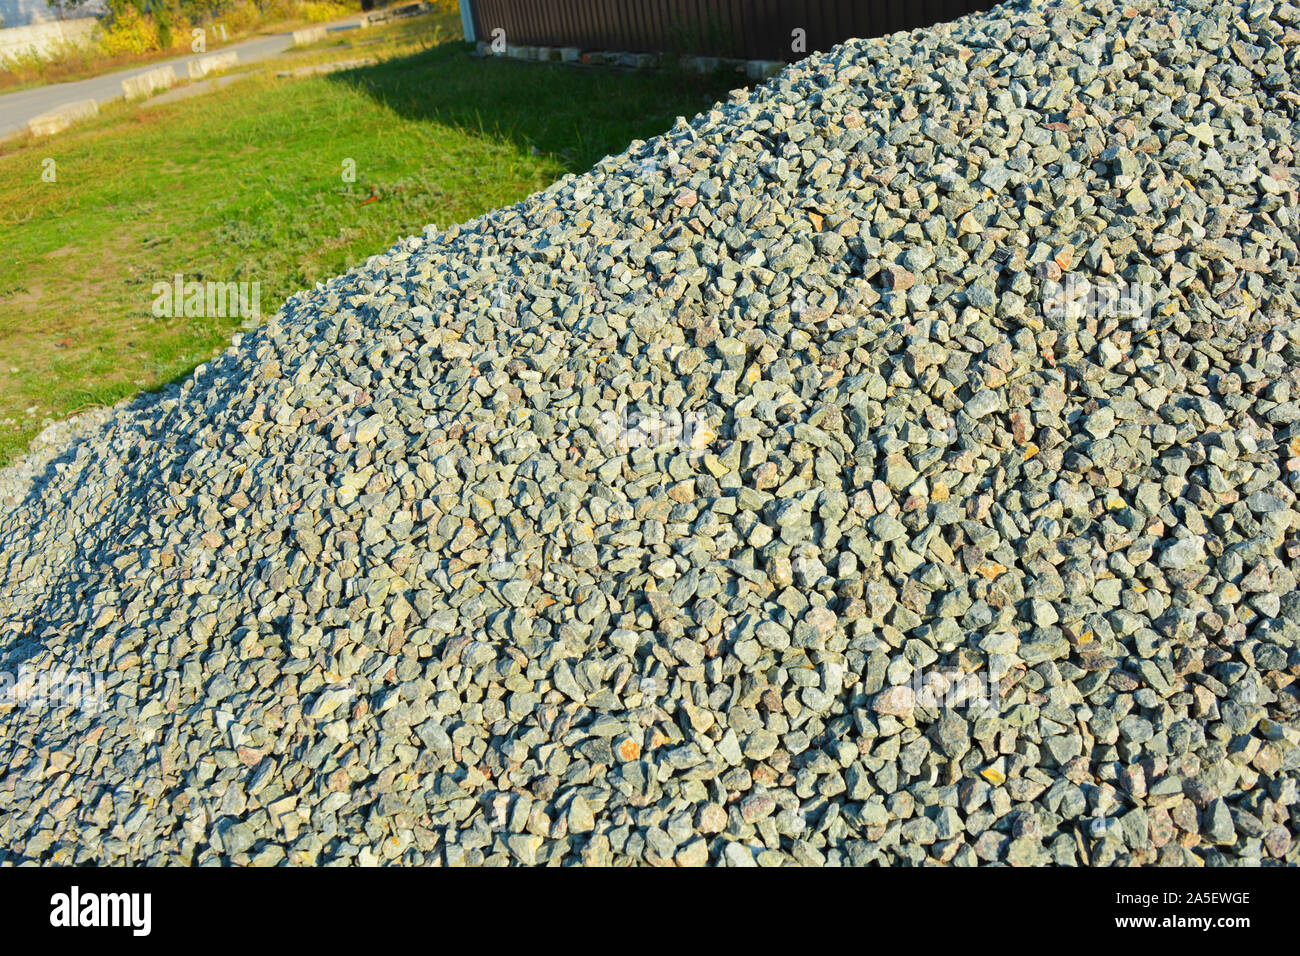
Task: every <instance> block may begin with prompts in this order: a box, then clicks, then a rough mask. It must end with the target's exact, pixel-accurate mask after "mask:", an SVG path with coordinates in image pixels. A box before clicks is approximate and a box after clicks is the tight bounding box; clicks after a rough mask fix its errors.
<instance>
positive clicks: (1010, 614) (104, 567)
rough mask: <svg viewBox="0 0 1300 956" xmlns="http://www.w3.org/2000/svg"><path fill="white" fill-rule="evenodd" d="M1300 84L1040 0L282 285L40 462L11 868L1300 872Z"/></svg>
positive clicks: (849, 66)
mask: <svg viewBox="0 0 1300 956" xmlns="http://www.w3.org/2000/svg"><path fill="white" fill-rule="evenodd" d="M1297 76H1300V9H1298V8H1297V7H1296V6H1295V5H1293V4H1291V3H1273V2H1267V0H1254V2H1250V3H1248V4H1247V3H1239V2H1221V0H1200V2H1183V3H1177V4H1164V3H1156V2H1148V0H1125V2H1122V3H1113V2H1109V0H1100V2H1087V0H1085V2H1083V3H1077V4H1076V3H1069V2H1065V3H1051V4H1043V3H1040V2H1024V0H1020V2H1015V3H1010V4H1008V5H1006V6H1004V7H1002V8H1000V9H996V10H994V11H992V12H991V13H988V14H983V15H975V16H971V17H968V18H965V19H963V20H961V21H958V22H956V23H954V24H950V25H946V26H939V27H935V28H933V29H930V30H920V31H913V32H911V33H909V34H898V35H895V36H892V37H887V38H885V39H883V40H871V41H852V42H849V43H846V44H844V45H843V46H840V47H837V48H836V49H834V50H832V51H831V52H829V53H826V54H821V55H817V56H813V57H810V58H809V59H807V60H805V61H803V62H801V63H799V64H798V65H796V66H793V67H791V68H790V69H788V70H786V71H785V72H784V73H783V74H782V75H781V76H779V77H778V78H776V79H775V80H773V81H772V82H770V83H768V84H767V85H765V86H763V87H761V88H758V89H755V90H752V91H737V92H736V93H734V94H733V95H732V98H731V99H730V101H729V102H727V103H725V104H720V105H718V106H717V107H716V108H714V109H712V110H711V111H709V112H707V113H705V114H703V115H701V116H699V117H697V118H696V119H695V120H693V121H692V122H690V123H687V122H686V121H685V120H679V121H678V123H677V125H676V126H675V127H674V128H673V129H672V130H671V131H670V132H668V133H667V134H665V135H664V136H662V137H659V138H657V139H655V140H653V141H650V142H647V143H642V142H637V143H634V144H632V146H631V148H630V149H629V150H628V151H627V152H626V153H625V154H624V155H622V156H619V157H612V158H608V159H606V160H604V161H602V162H601V163H600V164H599V165H598V166H596V168H595V169H593V170H592V171H590V172H589V173H587V174H585V175H582V176H578V177H567V178H566V179H564V180H563V181H561V182H560V183H558V184H556V185H555V186H554V187H552V188H551V189H549V190H547V191H545V192H543V193H540V194H538V195H536V196H534V197H532V198H530V199H529V200H527V201H526V202H523V203H521V204H519V205H517V206H513V207H511V208H508V209H503V210H499V211H496V212H493V213H490V214H488V215H486V216H484V217H483V218H481V219H478V220H476V221H474V222H471V223H469V224H467V225H463V226H460V227H456V228H453V229H450V230H447V231H445V232H442V233H435V232H434V231H433V230H429V231H428V232H427V233H426V235H424V236H422V237H416V238H411V239H407V240H405V241H403V242H400V243H398V244H397V245H396V246H394V247H393V248H392V249H391V250H390V251H389V252H388V253H386V254H384V255H382V256H378V257H375V258H373V259H371V260H370V261H369V262H367V263H366V264H365V266H363V267H360V268H358V269H356V270H354V271H352V272H350V273H348V274H347V275H345V276H342V277H340V278H338V279H335V280H332V281H331V282H329V283H327V284H326V285H324V286H321V287H318V288H317V289H315V290H313V291H310V292H307V293H304V294H301V295H299V296H297V297H295V298H294V299H292V300H290V301H289V302H288V303H287V304H286V306H285V307H284V309H283V310H282V311H281V313H280V314H279V315H277V316H276V317H275V319H273V320H272V321H271V322H270V323H269V324H267V325H266V326H265V327H264V328H262V329H260V330H257V331H256V332H252V333H249V334H247V335H245V336H244V337H243V338H242V340H240V341H237V342H236V344H235V345H234V346H233V347H232V348H231V349H230V350H228V351H227V352H226V353H224V354H223V355H222V356H221V357H220V358H219V359H217V360H215V361H213V362H212V363H210V364H209V365H206V366H204V367H201V368H200V369H198V370H197V371H196V372H195V374H194V375H193V377H192V378H191V379H190V380H188V381H187V382H185V383H184V385H183V386H182V387H181V388H180V389H179V390H178V391H177V392H175V393H173V394H170V395H165V396H163V397H161V398H160V399H159V400H158V401H156V402H154V403H151V404H146V405H143V406H139V407H130V408H124V409H122V410H119V411H118V412H116V413H114V415H113V417H112V418H111V419H110V420H109V422H108V423H107V424H106V425H104V426H102V427H99V428H96V429H93V430H91V432H90V434H89V435H88V436H87V437H85V438H84V439H82V440H80V441H77V442H75V443H73V444H72V445H70V446H69V447H68V448H67V449H66V451H64V452H63V453H62V454H60V455H57V456H55V457H54V458H53V459H52V460H51V461H50V462H49V464H48V466H47V467H45V468H43V469H40V470H39V471H40V474H39V475H33V474H32V471H33V470H32V469H28V471H27V472H26V473H25V474H19V473H11V474H10V475H9V476H8V477H7V478H6V479H5V484H4V486H3V489H0V498H3V501H2V502H0V528H2V530H0V582H2V583H0V670H3V671H8V672H11V673H12V674H15V675H19V678H20V679H19V681H18V684H17V685H15V687H13V688H11V689H10V692H11V695H18V696H17V697H15V698H14V699H13V700H11V702H10V704H9V705H8V707H7V708H6V709H4V710H3V711H0V726H2V728H3V730H2V736H0V768H3V769H0V858H3V859H6V860H8V861H11V862H12V861H30V860H42V861H53V862H60V863H89V862H92V861H93V862H98V863H118V862H143V861H147V862H149V863H163V862H186V863H188V862H194V863H211V862H218V861H221V862H234V863H253V864H258V865H265V864H275V863H281V862H291V863H359V864H374V863H384V862H394V863H395V862H402V863H413V864H414V863H438V862H441V863H448V864H460V863H468V864H478V863H489V864H498V863H524V864H534V863H539V864H540V863H575V862H587V863H627V862H647V863H678V864H685V865H693V864H703V863H721V864H726V865H733V866H734V865H744V866H749V865H754V864H759V865H770V864H779V863H791V862H794V863H804V864H820V863H827V864H863V863H869V862H880V863H900V864H901V863H911V864H919V863H925V862H934V861H943V862H952V863H957V864H976V863H985V862H987V863H992V862H995V861H1001V862H1007V863H1011V864H1018V865H1020V864H1043V863H1058V864H1092V865H1105V864H1132V863H1152V862H1160V863H1180V864H1199V863H1210V864H1223V863H1260V862H1281V861H1285V862H1289V863H1296V862H1297V852H1298V851H1297V848H1296V846H1297V844H1296V839H1295V837H1296V816H1295V815H1296V813H1297V776H1300V746H1298V742H1300V735H1298V733H1297V711H1298V710H1300V707H1298V703H1300V702H1298V699H1297V687H1296V684H1295V683H1294V681H1295V678H1296V676H1297V674H1298V673H1300V646H1298V640H1297V639H1298V638H1300V594H1298V593H1297V586H1296V585H1297V581H1296V576H1297V570H1298V569H1300V561H1298V558H1300V536H1298V533H1300V506H1298V505H1297V499H1296V491H1297V489H1298V488H1300V403H1298V402H1297V398H1300V371H1298V369H1300V326H1298V325H1297V322H1296V318H1295V317H1296V316H1297V315H1300V304H1298V303H1297V294H1298V291H1300V258H1298V254H1297V247H1296V237H1297V222H1298V220H1297V216H1298V215H1300V208H1298V200H1297V169H1298V166H1297V160H1296V154H1295V149H1296V141H1297V132H1298V127H1297V119H1298V118H1300V94H1298V91H1297V89H1296V83H1295V78H1296V77H1297ZM1070 276H1075V277H1079V276H1082V277H1084V278H1086V279H1087V280H1089V281H1092V282H1094V283H1100V282H1102V281H1107V282H1114V281H1121V280H1122V281H1124V282H1125V283H1130V284H1133V285H1140V286H1142V287H1143V288H1145V289H1147V290H1149V298H1150V303H1151V308H1150V309H1149V314H1142V315H1138V314H1136V313H1135V312H1132V310H1130V311H1124V310H1115V309H1106V308H1101V307H1098V306H1097V304H1096V303H1094V304H1093V305H1092V306H1089V304H1088V303H1087V302H1084V303H1083V304H1082V305H1080V303H1079V302H1073V303H1070V304H1061V303H1059V302H1055V304H1054V300H1053V296H1054V295H1055V293H1054V292H1053V291H1052V290H1053V289H1054V288H1055V286H1054V283H1061V282H1064V279H1065V278H1067V277H1070ZM1117 311H1118V312H1120V313H1122V314H1112V313H1116V312H1117ZM678 426H680V427H678ZM77 675H82V676H85V675H90V676H91V677H93V678H94V680H97V681H98V682H99V683H98V684H94V685H93V686H95V687H96V688H97V689H96V691H95V693H94V694H92V695H89V696H87V697H86V698H85V699H81V700H76V701H71V702H70V701H69V699H67V698H66V697H65V698H62V699H58V698H56V695H54V694H53V693H52V692H51V693H47V694H46V695H45V697H43V698H42V697H40V696H39V695H35V696H33V692H32V691H31V690H30V688H31V687H38V688H39V686H41V685H40V680H41V679H44V680H45V683H46V685H48V686H54V685H57V684H59V681H62V682H63V684H67V683H68V681H69V680H71V679H75V678H76V677H77ZM24 688H27V696H26V697H25V698H22V699H19V697H22V695H21V694H19V693H18V692H19V691H21V690H23V689H24ZM97 703H98V704H102V707H100V706H96V704H97Z"/></svg>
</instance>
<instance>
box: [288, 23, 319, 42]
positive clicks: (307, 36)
mask: <svg viewBox="0 0 1300 956" xmlns="http://www.w3.org/2000/svg"><path fill="white" fill-rule="evenodd" d="M323 39H325V27H324V26H319V27H304V28H303V29H301V30H294V31H293V45H294V46H308V45H310V44H312V43H319V42H320V41H321V40H323Z"/></svg>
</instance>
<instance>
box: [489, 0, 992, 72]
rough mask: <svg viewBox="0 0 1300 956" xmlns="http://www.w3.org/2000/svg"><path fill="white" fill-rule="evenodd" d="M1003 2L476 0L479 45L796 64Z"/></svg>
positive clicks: (889, 0)
mask: <svg viewBox="0 0 1300 956" xmlns="http://www.w3.org/2000/svg"><path fill="white" fill-rule="evenodd" d="M998 2H999V0H470V3H471V5H472V9H473V17H474V30H475V33H476V34H477V38H478V39H479V40H488V41H490V40H492V38H493V31H494V30H496V29H498V28H500V29H503V30H505V36H506V42H507V43H511V44H516V45H521V46H576V47H581V48H582V49H584V50H620V51H626V52H631V53H659V52H673V53H697V54H703V55H709V56H725V57H736V58H740V59H748V60H797V59H799V58H800V57H801V56H803V55H804V54H803V53H800V52H797V51H795V50H793V49H792V43H791V39H792V34H793V31H794V30H795V29H803V30H804V31H806V37H807V47H806V52H808V53H811V52H813V51H815V50H827V49H830V47H832V46H834V45H835V44H836V43H840V42H842V41H843V40H846V39H848V38H849V37H874V36H883V35H885V34H887V33H893V32H895V31H898V30H910V29H912V28H914V27H921V26H929V25H930V24H932V23H940V22H944V21H947V20H955V19H956V18H957V17H960V16H962V15H964V14H967V13H972V12H974V11H976V10H987V9H989V8H990V7H993V6H996V5H997V3H998Z"/></svg>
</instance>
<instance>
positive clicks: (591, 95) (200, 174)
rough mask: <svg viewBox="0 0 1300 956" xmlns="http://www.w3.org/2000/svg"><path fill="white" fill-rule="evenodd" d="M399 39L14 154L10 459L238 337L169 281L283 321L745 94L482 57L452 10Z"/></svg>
mask: <svg viewBox="0 0 1300 956" xmlns="http://www.w3.org/2000/svg"><path fill="white" fill-rule="evenodd" d="M389 29H391V30H392V31H394V38H395V40H394V43H395V44H396V45H392V44H390V46H389V48H388V52H389V53H393V52H397V53H398V54H399V55H395V56H394V57H393V58H391V59H387V60H384V61H383V62H381V63H379V64H378V65H376V66H373V67H367V68H363V69H359V70H353V71H348V72H345V73H336V74H332V75H329V76H322V77H314V78H309V79H295V80H289V79H276V78H275V70H276V69H277V68H278V69H284V68H285V66H286V65H299V64H300V63H301V62H302V59H301V58H298V59H292V58H291V59H286V60H283V61H280V62H279V63H273V64H271V65H270V66H269V67H268V68H267V69H266V70H264V71H262V72H260V73H258V74H256V75H253V76H251V77H249V78H247V79H243V80H241V81H239V82H237V83H235V84H233V85H231V86H229V87H226V88H224V89H221V90H218V91H216V92H212V93H209V94H206V95H203V96H197V97H194V98H192V99H188V100H182V101H178V102H175V103H170V104H167V105H165V106H152V107H148V108H140V107H138V106H126V105H117V106H112V107H110V108H108V109H107V110H106V111H105V113H104V114H103V115H101V116H100V117H99V118H98V119H97V120H95V121H93V122H92V123H90V124H88V125H86V126H84V127H79V128H75V129H73V130H69V131H68V132H65V133H63V134H61V135H59V136H56V137H54V138H52V139H49V140H46V141H39V142H32V141H30V140H15V141H11V142H10V143H8V144H4V145H2V146H0V248H2V249H3V250H4V255H3V257H0V464H3V463H5V462H8V461H11V460H12V459H13V458H14V457H15V456H16V455H18V454H21V452H22V451H23V450H24V449H25V448H26V445H27V442H28V441H29V440H30V439H31V438H32V436H33V435H35V434H36V433H37V432H38V431H40V429H41V427H42V423H43V422H45V421H46V420H57V419H59V418H63V417H66V416H67V415H70V414H72V413H74V412H77V411H79V410H81V409H85V408H88V407H91V406H94V405H99V404H106V403H111V402H114V401H116V400H118V399H120V398H123V397H126V396H128V395H131V394H134V393H137V392H140V391H142V390H147V389H153V388H158V387H160V386H162V385H164V384H166V383H168V382H171V381H175V380H177V379H178V378H181V377H183V376H185V375H186V374H188V372H189V371H190V370H192V369H193V368H194V367H195V366H196V365H198V364H200V363H201V362H204V361H206V360H208V359H209V358H210V357H211V356H212V355H213V354H214V352H216V351H218V350H220V349H221V348H224V347H225V345H226V344H227V343H228V341H229V339H230V336H231V334H232V332H233V331H235V330H236V329H237V328H238V326H239V325H240V321H241V320H240V319H239V318H228V319H221V318H155V317H154V316H153V315H152V313H151V306H152V305H153V302H154V294H153V287H154V284H155V283H157V282H160V281H163V282H167V281H171V279H172V277H173V276H174V275H175V274H177V273H180V274H182V275H184V276H185V278H186V279H187V280H190V279H197V280H200V281H205V280H211V281H218V282H254V281H256V282H258V283H259V284H260V292H261V311H262V314H263V315H264V316H265V315H270V314H272V313H274V312H275V311H276V310H277V309H278V308H279V306H280V304H281V303H282V302H283V301H284V299H285V298H286V297H288V296H289V295H291V294H293V293H294V292H296V291H298V290H300V289H303V288H306V287H310V286H311V285H312V284H313V283H315V282H316V281H318V280H323V279H327V278H329V277H330V276H333V275H335V274H337V273H339V272H342V271H344V270H346V269H347V268H349V267H350V266H352V265H354V264H356V263H358V262H361V261H363V260H364V259H365V258H366V257H367V256H370V255H373V254H375V253H377V252H382V251H383V250H385V249H386V248H388V247H389V246H390V245H391V244H392V243H393V242H395V241H396V240H397V239H399V238H401V237H402V236H406V235H412V234H417V233H419V232H420V231H421V229H422V228H423V227H424V225H425V224H426V223H431V222H432V223H436V224H438V225H439V226H441V227H444V228H445V227H447V226H450V225H452V224H453V223H456V222H462V221H464V220H467V219H472V218H474V217H475V216H478V215H480V214H482V213H483V212H486V211H487V210H490V209H493V208H495V207H498V206H502V205H507V204H509V203H512V202H516V201H518V200H520V199H522V198H524V197H525V196H527V195H529V194H530V193H533V192H535V191H537V190H539V189H542V188H544V187H545V186H547V185H548V184H549V183H551V182H553V181H554V180H555V179H556V178H558V177H559V176H560V175H562V174H564V173H565V172H570V171H572V172H579V171H582V170H584V169H586V168H588V167H589V166H591V165H592V164H593V163H594V162H595V161H597V160H598V159H600V158H601V157H602V156H604V155H606V154H608V153H617V152H619V151H621V150H622V149H624V148H625V147H626V146H627V144H628V143H629V142H630V141H631V140H633V139H636V138H645V137H647V136H651V135H654V134H656V133H658V132H662V131H663V130H665V129H667V128H668V127H670V126H671V125H672V123H673V121H674V119H675V117H677V116H678V115H686V116H690V115H693V114H694V113H696V112H699V111H700V110H701V109H704V108H707V106H708V105H709V104H710V103H712V102H714V101H716V100H718V99H720V98H723V97H725V95H726V92H727V89H728V87H729V86H732V85H735V84H736V83H737V82H738V81H737V80H736V78H735V77H731V78H730V82H729V81H728V78H726V77H711V78H700V77H688V76H683V75H678V74H667V73H664V74H660V73H624V72H614V71H597V70H590V69H573V68H566V67H563V66H559V65H543V64H536V63H533V64H526V63H515V62H510V61H507V60H499V59H487V60H484V59H478V58H475V57H473V56H471V55H470V48H469V47H468V46H467V45H466V44H464V43H462V42H460V41H459V37H460V25H459V18H457V17H455V16H451V15H446V14H439V15H436V16H431V17H423V18H420V19H419V20H418V21H409V22H405V23H399V24H394V25H393V26H392V27H391V28H389ZM448 37H455V40H454V41H449V40H448V39H447V38H448ZM402 44H405V46H402ZM376 49H384V47H383V46H382V45H379V46H371V47H367V48H361V49H357V50H355V51H341V52H340V53H339V54H338V56H339V57H341V58H352V57H355V56H359V55H375V54H374V51H375V50H376ZM402 50H407V51H408V52H407V54H406V55H400V53H401V51H402ZM410 50H415V51H416V52H409V51H410ZM349 160H351V161H353V162H354V163H355V182H345V181H344V178H343V173H344V168H345V163H346V162H347V161H349ZM49 161H53V169H54V172H55V175H56V177H57V181H56V182H53V183H50V182H44V181H43V180H42V172H43V171H44V170H46V169H48V168H50V164H49ZM372 197H374V198H373V199H372ZM366 200H371V201H366Z"/></svg>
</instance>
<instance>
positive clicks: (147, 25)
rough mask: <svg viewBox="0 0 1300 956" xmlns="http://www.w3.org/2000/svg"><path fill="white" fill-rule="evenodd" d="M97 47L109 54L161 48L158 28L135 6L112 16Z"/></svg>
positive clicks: (114, 54) (146, 51) (142, 51)
mask: <svg viewBox="0 0 1300 956" xmlns="http://www.w3.org/2000/svg"><path fill="white" fill-rule="evenodd" d="M99 48H100V49H101V50H103V51H104V52H105V53H106V54H108V55H109V56H122V55H123V54H129V53H148V52H149V51H151V50H158V49H162V45H161V44H160V43H159V42H158V30H157V28H156V27H155V26H154V23H153V21H152V20H150V19H149V18H148V17H146V16H144V15H142V14H141V13H140V11H139V10H137V9H136V8H135V7H132V6H128V7H126V8H125V9H123V10H122V12H121V13H119V14H118V15H117V16H116V17H114V18H113V23H112V25H111V26H109V27H107V28H106V29H104V30H103V31H102V33H101V34H100V37H99Z"/></svg>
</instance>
